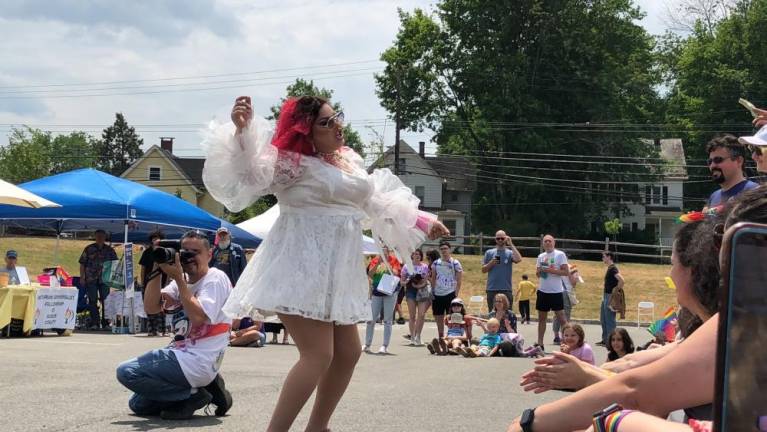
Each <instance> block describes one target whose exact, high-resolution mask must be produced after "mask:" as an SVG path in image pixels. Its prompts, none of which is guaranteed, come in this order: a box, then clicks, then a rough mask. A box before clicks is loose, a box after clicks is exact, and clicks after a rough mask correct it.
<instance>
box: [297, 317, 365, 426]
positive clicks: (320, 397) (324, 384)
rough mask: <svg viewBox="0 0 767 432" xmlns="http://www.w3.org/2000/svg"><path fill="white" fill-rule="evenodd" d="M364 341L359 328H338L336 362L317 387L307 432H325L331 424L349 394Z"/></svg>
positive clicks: (344, 326) (334, 332) (335, 348)
mask: <svg viewBox="0 0 767 432" xmlns="http://www.w3.org/2000/svg"><path fill="white" fill-rule="evenodd" d="M359 346H360V339H359V336H358V334H357V326H356V325H342V326H334V328H333V361H332V362H331V363H330V367H329V368H328V369H327V371H326V372H325V374H324V375H322V377H321V378H320V383H319V386H318V387H317V397H316V398H315V399H314V407H313V408H312V414H311V415H310V416H309V423H308V424H307V425H306V432H316V431H324V430H326V429H327V427H328V423H330V417H331V416H332V415H333V411H335V409H336V406H337V405H338V402H339V401H340V400H341V397H342V396H343V395H344V392H345V391H346V387H347V386H348V385H349V381H350V380H351V379H352V374H353V373H354V366H355V365H356V364H357V360H359V358H360V354H361V352H360V350H359Z"/></svg>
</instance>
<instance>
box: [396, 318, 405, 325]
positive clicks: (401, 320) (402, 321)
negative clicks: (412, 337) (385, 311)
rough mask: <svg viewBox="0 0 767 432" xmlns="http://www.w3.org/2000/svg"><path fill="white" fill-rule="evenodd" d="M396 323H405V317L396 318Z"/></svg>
mask: <svg viewBox="0 0 767 432" xmlns="http://www.w3.org/2000/svg"><path fill="white" fill-rule="evenodd" d="M397 324H399V325H402V324H405V318H402V317H399V318H397Z"/></svg>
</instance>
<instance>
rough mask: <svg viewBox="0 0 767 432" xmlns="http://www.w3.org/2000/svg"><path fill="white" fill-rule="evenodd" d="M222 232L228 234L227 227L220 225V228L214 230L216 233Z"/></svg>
mask: <svg viewBox="0 0 767 432" xmlns="http://www.w3.org/2000/svg"><path fill="white" fill-rule="evenodd" d="M222 232H225V233H227V234H229V228H227V227H221V228H219V229H217V230H216V234H219V233H222Z"/></svg>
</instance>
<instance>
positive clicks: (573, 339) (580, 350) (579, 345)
mask: <svg viewBox="0 0 767 432" xmlns="http://www.w3.org/2000/svg"><path fill="white" fill-rule="evenodd" d="M560 350H561V351H562V352H563V353H565V354H570V355H571V356H573V357H575V358H577V359H578V360H581V361H584V362H586V363H588V364H592V365H593V364H594V362H595V361H594V350H592V349H591V346H590V345H589V344H587V343H586V333H585V332H584V331H583V327H581V326H580V324H575V323H571V322H569V323H567V324H565V325H564V326H562V346H561V347H560Z"/></svg>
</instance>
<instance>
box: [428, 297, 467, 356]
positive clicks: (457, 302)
mask: <svg viewBox="0 0 767 432" xmlns="http://www.w3.org/2000/svg"><path fill="white" fill-rule="evenodd" d="M444 320H445V322H444V325H445V326H447V336H446V337H444V338H439V339H437V338H435V339H433V340H432V341H431V344H429V345H426V348H427V349H428V350H429V352H430V353H431V354H438V355H446V354H458V353H459V351H458V348H461V347H462V346H468V345H469V343H470V341H471V329H472V325H473V323H474V321H475V320H476V317H474V316H471V315H468V314H466V308H465V307H464V304H463V300H461V299H460V298H457V297H456V298H454V299H453V300H452V301H451V303H450V315H449V316H446V317H445V318H444Z"/></svg>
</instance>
